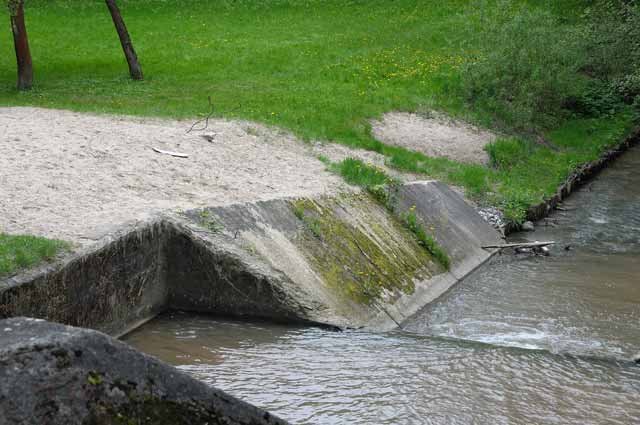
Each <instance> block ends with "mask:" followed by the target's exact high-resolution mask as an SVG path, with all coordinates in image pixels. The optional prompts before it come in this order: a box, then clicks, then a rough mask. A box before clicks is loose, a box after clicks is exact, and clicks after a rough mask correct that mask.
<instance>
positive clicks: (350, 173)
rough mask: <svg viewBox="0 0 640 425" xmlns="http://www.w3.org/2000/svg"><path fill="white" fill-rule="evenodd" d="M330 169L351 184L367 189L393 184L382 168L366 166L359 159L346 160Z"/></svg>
mask: <svg viewBox="0 0 640 425" xmlns="http://www.w3.org/2000/svg"><path fill="white" fill-rule="evenodd" d="M329 169H331V170H332V171H334V172H336V173H337V174H340V175H341V176H342V178H343V179H344V180H345V181H346V182H347V183H350V184H353V185H356V186H362V187H365V188H369V187H373V186H379V185H383V184H387V183H391V182H392V179H391V177H389V176H388V175H387V174H386V173H385V171H384V170H383V169H381V168H378V167H375V166H372V165H369V164H365V163H364V162H362V161H361V160H359V159H355V158H346V159H344V160H343V161H341V162H338V163H335V164H331V165H330V166H329Z"/></svg>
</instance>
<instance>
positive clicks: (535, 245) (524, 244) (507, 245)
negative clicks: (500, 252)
mask: <svg viewBox="0 0 640 425" xmlns="http://www.w3.org/2000/svg"><path fill="white" fill-rule="evenodd" d="M553 244H555V242H554V241H547V242H538V241H535V242H521V243H505V244H502V245H485V246H483V247H482V248H483V249H488V248H500V249H503V248H540V247H543V246H548V245H553Z"/></svg>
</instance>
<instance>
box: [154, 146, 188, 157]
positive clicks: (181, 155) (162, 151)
mask: <svg viewBox="0 0 640 425" xmlns="http://www.w3.org/2000/svg"><path fill="white" fill-rule="evenodd" d="M151 149H153V150H154V151H155V152H158V153H162V154H165V155H171V156H175V157H177V158H189V155H188V154H186V153H180V152H173V151H165V150H163V149H158V148H151Z"/></svg>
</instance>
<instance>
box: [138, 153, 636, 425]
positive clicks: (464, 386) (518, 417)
mask: <svg viewBox="0 0 640 425" xmlns="http://www.w3.org/2000/svg"><path fill="white" fill-rule="evenodd" d="M563 208H564V209H565V211H558V212H556V213H555V214H554V215H553V216H552V217H551V219H550V220H549V225H548V226H546V227H545V226H544V225H540V226H538V227H537V230H536V231H535V232H533V233H527V234H518V235H514V237H513V238H512V239H514V240H547V239H551V240H555V241H558V242H559V243H558V245H557V246H555V247H554V248H553V249H552V255H551V256H550V257H545V258H542V257H535V256H527V255H518V256H514V255H502V256H499V257H497V258H496V259H495V260H494V261H492V262H491V263H490V264H488V265H486V266H484V267H482V268H481V269H480V270H478V271H477V272H476V273H474V274H473V275H472V276H470V277H469V278H467V279H466V280H464V281H463V282H461V283H460V284H459V285H457V286H456V287H454V288H453V289H452V290H451V291H450V292H448V293H447V294H445V295H444V296H443V297H442V298H441V299H440V300H438V301H437V302H435V303H433V304H431V305H430V306H428V307H427V308H425V309H423V310H422V311H421V312H420V313H418V314H417V315H415V316H414V317H412V318H411V319H410V320H409V321H407V323H405V324H404V328H405V329H404V330H403V331H396V332H391V333H384V334H375V333H368V332H358V331H347V332H332V331H327V330H322V329H316V328H305V327H289V326H280V325H273V324H268V323H247V322H235V321H228V320H221V319H215V318H211V317H206V316H195V315H189V314H184V313H169V314H166V315H163V316H161V317H159V318H158V319H156V320H154V321H152V322H151V323H149V324H147V325H145V326H144V327H142V328H141V329H139V330H137V331H136V332H134V333H133V334H131V335H129V336H128V337H127V341H128V342H129V343H130V344H132V345H134V346H135V347H137V348H139V349H141V350H142V351H145V352H147V353H150V354H153V355H155V356H158V357H160V358H161V359H163V360H165V361H167V362H169V363H172V364H174V365H177V366H178V367H179V368H181V369H183V370H185V371H187V372H189V373H192V374H193V375H194V376H196V377H197V378H199V379H201V380H203V381H204V382H207V383H210V384H211V385H215V386H217V387H219V388H221V389H223V390H226V391H227V392H229V393H231V394H233V395H236V396H238V397H241V398H243V399H245V400H247V401H249V402H252V403H254V404H256V405H258V406H261V407H264V408H266V409H269V410H270V411H272V412H273V413H276V414H278V415H280V416H281V417H283V418H285V419H288V420H290V421H291V422H293V423H300V424H312V423H313V424H423V423H424V424H430V423H433V424H458V423H459V424H469V423H477V424H502V423H505V424H506V423H515V424H634V423H640V366H636V365H634V364H632V363H631V362H629V361H628V359H629V358H631V357H632V356H634V355H635V354H637V353H638V352H640V148H634V149H632V150H631V151H630V152H629V153H627V154H625V155H624V156H623V157H622V158H621V159H619V160H617V161H616V162H615V163H614V164H613V165H612V166H611V167H610V168H609V169H607V170H605V171H604V172H602V173H601V174H600V176H599V177H598V178H597V179H596V180H594V181H592V182H591V183H589V184H588V185H587V186H585V187H583V188H582V189H581V190H579V191H578V192H577V193H576V194H574V195H573V196H572V197H571V198H570V199H569V200H567V201H565V203H564V205H563ZM566 247H569V249H568V250H566V249H565V248H566Z"/></svg>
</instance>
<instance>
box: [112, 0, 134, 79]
mask: <svg viewBox="0 0 640 425" xmlns="http://www.w3.org/2000/svg"><path fill="white" fill-rule="evenodd" d="M106 2H107V7H108V8H109V12H110V13H111V19H113V24H114V25H115V26H116V31H117V32H118V37H120V44H122V50H123V51H124V56H125V58H126V59H127V63H128V64H129V74H131V78H133V79H134V80H142V67H140V63H139V62H138V56H137V55H136V51H135V50H134V49H133V43H132V42H131V37H129V31H127V26H126V25H125V24H124V20H123V19H122V15H121V14H120V9H119V8H118V5H117V4H116V0H106Z"/></svg>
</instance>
